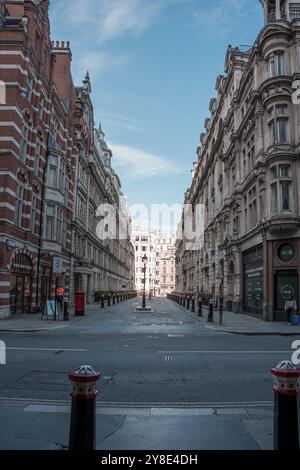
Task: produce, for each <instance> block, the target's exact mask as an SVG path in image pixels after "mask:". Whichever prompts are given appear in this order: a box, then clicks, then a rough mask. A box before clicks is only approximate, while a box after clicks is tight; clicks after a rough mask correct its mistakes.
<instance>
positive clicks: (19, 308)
mask: <svg viewBox="0 0 300 470" xmlns="http://www.w3.org/2000/svg"><path fill="white" fill-rule="evenodd" d="M11 271H12V275H11V282H10V311H11V314H12V315H20V314H23V313H31V304H32V296H33V292H32V284H33V274H34V273H33V264H32V260H31V258H30V257H29V256H28V255H26V254H24V253H18V254H16V256H15V257H14V259H13V260H12V263H11Z"/></svg>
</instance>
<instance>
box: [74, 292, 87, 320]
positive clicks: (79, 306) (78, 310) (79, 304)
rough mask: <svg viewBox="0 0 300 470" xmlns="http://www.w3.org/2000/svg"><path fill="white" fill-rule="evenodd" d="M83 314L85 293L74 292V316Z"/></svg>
mask: <svg viewBox="0 0 300 470" xmlns="http://www.w3.org/2000/svg"><path fill="white" fill-rule="evenodd" d="M84 314H85V293H84V292H75V316H76V317H83V316H84Z"/></svg>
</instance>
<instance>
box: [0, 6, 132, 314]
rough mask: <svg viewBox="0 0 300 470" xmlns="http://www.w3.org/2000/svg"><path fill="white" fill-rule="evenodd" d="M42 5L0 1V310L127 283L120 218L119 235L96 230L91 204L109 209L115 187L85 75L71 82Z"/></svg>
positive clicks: (127, 255)
mask: <svg viewBox="0 0 300 470" xmlns="http://www.w3.org/2000/svg"><path fill="white" fill-rule="evenodd" d="M48 7H49V2H48V1H47V0H39V1H32V0H25V1H22V2H19V1H12V0H11V1H6V2H1V5H0V84H1V96H0V98H1V99H0V131H1V132H0V154H1V159H0V317H2V318H3V317H7V316H9V315H10V314H17V313H23V312H25V313H26V312H28V313H29V312H33V311H38V310H40V309H41V308H43V305H44V302H45V300H46V299H52V298H53V296H54V293H55V286H62V287H64V288H65V294H66V295H67V296H68V297H69V299H70V301H71V303H72V302H73V294H74V291H76V290H77V289H82V290H83V291H85V292H86V294H87V301H88V302H91V301H93V295H94V293H95V291H96V290H98V289H99V290H131V289H132V288H133V287H134V281H133V277H134V252H133V246H132V244H131V242H130V236H129V228H130V223H129V222H130V221H129V217H128V216H126V214H125V219H124V217H122V220H123V221H124V220H125V221H126V223H127V224H128V235H127V238H126V239H124V240H122V241H119V240H114V241H109V242H107V241H103V240H102V241H101V240H100V239H99V238H97V237H96V232H95V226H96V224H97V221H99V219H98V220H97V215H96V210H97V204H98V203H101V202H104V201H105V202H108V201H112V202H113V204H114V205H115V206H116V207H117V205H118V202H119V199H120V197H121V196H122V193H121V189H120V186H121V185H120V182H119V179H118V177H117V175H116V173H115V172H114V171H113V169H112V168H111V165H110V161H109V162H108V161H107V158H106V156H105V155H106V153H107V152H109V150H108V149H107V146H106V144H105V142H104V136H103V133H101V132H102V130H101V129H100V130H95V127H94V119H93V107H92V101H91V97H90V95H91V84H90V80H89V76H88V75H87V77H86V78H85V80H84V81H83V85H82V86H81V87H75V86H74V84H73V80H72V75H71V70H70V67H71V60H72V54H71V50H70V44H69V43H68V42H51V40H50V27H49V17H48ZM3 89H5V97H4V96H3ZM4 98H5V99H4ZM112 245H113V246H112ZM55 258H58V261H59V264H61V268H60V270H61V273H60V274H59V275H55V274H54V272H53V265H54V263H53V261H54V260H55Z"/></svg>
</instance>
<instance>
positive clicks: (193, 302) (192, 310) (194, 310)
mask: <svg viewBox="0 0 300 470" xmlns="http://www.w3.org/2000/svg"><path fill="white" fill-rule="evenodd" d="M191 312H192V313H195V312H196V308H195V296H194V295H193V297H192V309H191Z"/></svg>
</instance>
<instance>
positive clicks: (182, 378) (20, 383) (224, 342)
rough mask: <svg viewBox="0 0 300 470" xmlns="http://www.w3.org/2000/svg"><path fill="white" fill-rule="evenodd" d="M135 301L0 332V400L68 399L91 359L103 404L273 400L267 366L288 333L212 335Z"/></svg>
mask: <svg viewBox="0 0 300 470" xmlns="http://www.w3.org/2000/svg"><path fill="white" fill-rule="evenodd" d="M137 302H138V300H137V299H135V300H133V301H128V302H126V303H123V304H120V305H116V306H113V307H111V308H110V309H105V310H100V309H99V307H95V308H94V309H92V310H90V311H89V313H88V315H87V316H86V317H85V318H84V319H82V320H81V321H80V322H73V323H72V325H70V326H68V327H67V328H63V329H58V330H54V331H51V332H50V331H49V332H43V333H31V334H30V333H27V334H24V333H22V334H21V333H20V334H13V333H12V334H0V339H1V340H3V341H5V343H6V346H7V365H5V366H1V367H0V397H1V398H0V402H2V403H5V402H6V401H8V400H10V401H12V400H18V399H26V400H28V401H30V402H34V401H35V400H36V401H41V400H45V401H47V400H49V401H70V389H71V387H70V382H69V380H68V374H69V372H70V371H72V370H74V369H76V368H77V367H78V366H80V365H82V364H90V365H92V366H93V367H94V368H95V369H96V370H98V371H100V372H101V380H100V382H99V384H98V389H99V395H98V402H99V403H103V404H105V405H107V404H112V405H115V404H119V405H120V404H121V405H122V404H124V405H132V406H134V405H135V406H141V405H143V404H146V405H162V406H168V405H172V406H173V405H177V406H180V405H185V406H189V405H190V406H202V405H203V406H204V405H205V406H209V405H212V406H214V405H216V404H225V405H226V404H227V405H228V406H237V405H239V404H242V405H243V404H245V405H249V404H250V405H251V404H253V405H254V404H264V403H268V404H271V403H272V400H273V391H272V385H273V379H272V376H271V374H270V370H271V368H272V367H274V366H275V365H276V364H277V363H278V362H279V361H280V360H283V359H290V358H291V344H292V342H293V339H294V338H292V337H277V336H251V337H249V336H238V335H231V334H226V333H220V332H215V331H213V330H210V329H207V328H206V327H205V325H204V324H203V323H201V324H200V323H199V322H197V319H195V317H193V316H192V315H191V314H189V313H188V312H186V311H185V310H183V309H182V308H180V307H178V306H177V305H175V304H174V303H172V302H171V301H168V300H161V299H155V300H154V301H153V302H152V306H153V312H152V313H136V312H135V307H136V305H137Z"/></svg>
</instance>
